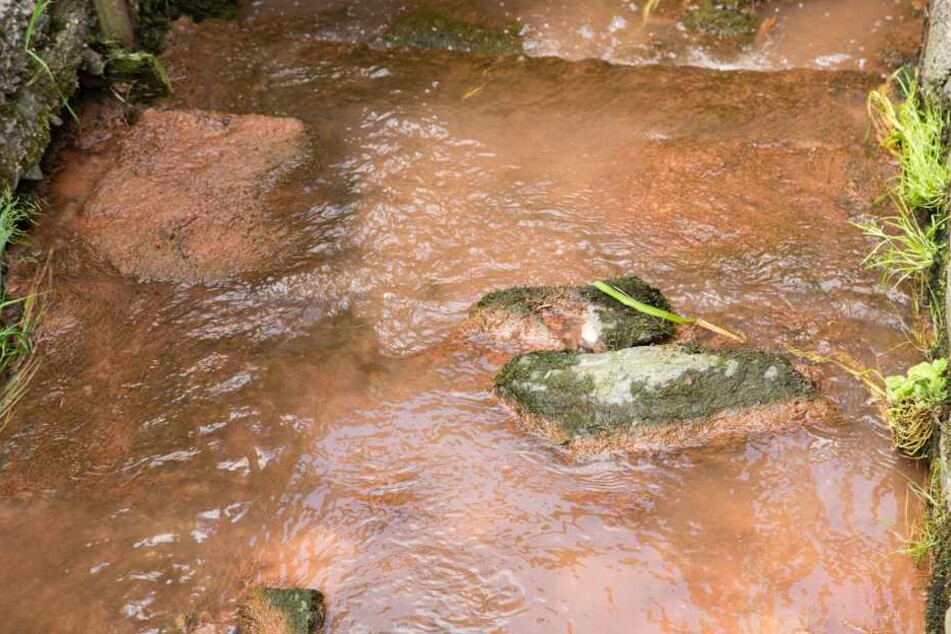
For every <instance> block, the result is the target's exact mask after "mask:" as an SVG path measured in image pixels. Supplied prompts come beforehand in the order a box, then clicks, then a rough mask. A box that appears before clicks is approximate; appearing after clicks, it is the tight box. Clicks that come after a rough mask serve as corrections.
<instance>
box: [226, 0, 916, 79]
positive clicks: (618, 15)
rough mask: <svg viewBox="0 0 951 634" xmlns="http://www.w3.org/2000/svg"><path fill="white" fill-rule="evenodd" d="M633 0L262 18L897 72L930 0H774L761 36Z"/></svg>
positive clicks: (704, 62) (310, 31)
mask: <svg viewBox="0 0 951 634" xmlns="http://www.w3.org/2000/svg"><path fill="white" fill-rule="evenodd" d="M643 4H644V3H642V2H630V1H629V0H593V1H592V0H588V1H586V2H577V1H572V0H357V1H354V0H257V1H254V2H251V3H250V4H249V5H248V6H247V7H246V9H245V14H246V16H245V17H246V18H248V19H249V20H251V21H252V22H268V21H271V20H275V19H276V20H278V21H279V22H280V23H281V24H283V25H284V26H285V27H286V28H289V29H290V30H294V31H297V32H298V33H299V34H301V35H306V37H316V38H319V39H323V40H328V41H336V42H350V43H354V42H360V43H368V44H372V45H379V44H380V43H381V40H382V38H383V36H384V35H385V33H386V31H387V29H388V28H389V27H390V25H391V24H393V22H394V21H395V20H396V19H398V18H399V16H400V15H403V14H405V13H406V12H409V11H412V10H414V9H416V8H418V7H436V8H437V10H439V11H441V12H443V13H445V14H448V15H453V16H458V17H459V18H462V19H466V20H469V21H474V22H478V23H482V24H488V25H505V24H511V23H513V22H515V23H517V25H518V28H519V31H520V33H521V35H522V39H523V42H524V47H525V52H526V53H527V54H529V55H532V56H535V57H544V56H550V55H554V56H558V57H561V58H564V59H571V60H582V59H603V60H605V61H609V62H612V63H616V64H654V63H669V64H690V65H694V66H705V67H712V68H734V69H735V68H746V69H751V70H772V69H782V68H821V69H852V70H870V71H887V70H889V69H890V68H892V67H894V66H897V65H898V64H901V63H903V62H904V61H905V59H906V58H908V57H909V56H911V55H913V54H914V53H915V49H916V46H917V43H918V40H919V39H920V36H921V15H922V6H923V5H922V4H920V3H918V2H915V1H910V0H805V1H800V0H771V1H769V2H763V3H754V4H759V6H758V7H756V8H755V10H754V11H753V22H754V26H755V27H756V28H757V33H756V35H755V37H750V38H747V39H746V40H745V41H742V42H739V43H736V42H734V43H724V42H719V41H716V40H715V39H711V38H708V37H704V36H703V35H702V34H699V33H695V32H691V31H689V30H688V29H687V28H685V27H684V17H685V16H686V14H687V13H688V12H689V10H690V9H691V8H692V7H693V6H695V5H699V4H701V3H699V2H697V3H688V2H680V1H671V0H662V2H661V3H660V4H659V5H658V8H657V9H655V10H654V12H653V14H652V15H651V16H650V18H649V19H648V20H645V19H644V14H643V10H642V7H643Z"/></svg>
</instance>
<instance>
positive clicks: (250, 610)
mask: <svg viewBox="0 0 951 634" xmlns="http://www.w3.org/2000/svg"><path fill="white" fill-rule="evenodd" d="M238 610H239V616H240V627H239V632H241V634H315V633H316V632H319V631H320V630H322V629H323V627H324V618H325V616H326V609H325V607H324V595H323V594H322V593H321V592H319V591H318V590H311V589H307V588H266V587H258V588H254V589H252V590H251V591H250V592H249V593H248V596H247V597H245V599H244V600H243V601H242V603H241V605H240V606H239V608H238Z"/></svg>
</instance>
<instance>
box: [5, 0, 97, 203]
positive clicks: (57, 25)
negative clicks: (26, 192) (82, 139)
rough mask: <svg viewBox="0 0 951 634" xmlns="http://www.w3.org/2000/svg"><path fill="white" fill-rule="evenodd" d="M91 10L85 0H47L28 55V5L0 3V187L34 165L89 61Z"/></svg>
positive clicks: (30, 9) (16, 180)
mask: <svg viewBox="0 0 951 634" xmlns="http://www.w3.org/2000/svg"><path fill="white" fill-rule="evenodd" d="M21 4H24V5H25V6H14V5H21ZM27 9H29V10H27ZM91 9H92V7H91V4H90V3H89V2H88V1H87V0H59V1H58V2H54V3H51V4H50V5H49V6H48V8H47V11H46V13H45V14H44V15H43V16H42V17H41V18H40V19H39V20H37V22H36V28H35V31H34V33H33V36H32V39H31V41H30V42H29V48H30V51H31V53H32V54H27V53H26V44H27V43H26V41H25V34H26V30H27V24H28V23H29V20H30V16H31V15H32V7H31V6H30V3H18V2H13V3H9V2H8V3H0V88H2V90H0V130H2V131H3V133H2V134H0V187H10V186H13V185H15V184H16V183H17V182H18V181H19V179H20V178H21V177H22V176H23V175H24V174H26V173H27V172H28V171H29V170H30V169H31V168H33V166H35V165H36V164H37V162H38V161H39V159H40V156H41V155H42V153H43V151H44V150H45V149H46V146H47V144H48V143H49V140H50V125H52V124H54V123H58V122H59V121H61V117H60V112H61V111H62V110H63V108H64V105H65V103H66V100H67V99H68V98H69V97H70V96H71V95H72V94H73V91H74V90H75V89H76V87H77V85H78V74H79V70H80V68H82V67H83V66H84V65H85V64H86V63H87V61H88V54H89V48H88V42H89V39H90V33H91V31H92V24H93V19H92V11H91Z"/></svg>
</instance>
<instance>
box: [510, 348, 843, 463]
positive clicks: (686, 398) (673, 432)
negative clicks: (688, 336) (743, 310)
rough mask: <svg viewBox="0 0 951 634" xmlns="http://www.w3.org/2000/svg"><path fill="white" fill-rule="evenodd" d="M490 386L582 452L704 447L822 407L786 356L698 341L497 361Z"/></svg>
mask: <svg viewBox="0 0 951 634" xmlns="http://www.w3.org/2000/svg"><path fill="white" fill-rule="evenodd" d="M495 387H496V391H497V392H498V394H499V395H500V396H501V397H502V399H503V400H504V401H505V402H506V403H508V404H509V405H511V406H512V407H513V409H514V410H515V412H516V414H517V415H518V418H519V421H520V423H522V424H523V425H524V426H526V427H528V428H530V429H531V430H533V431H535V432H538V433H540V434H541V435H542V436H543V437H545V438H547V439H548V440H550V441H551V442H553V443H555V444H559V445H566V446H568V447H569V448H570V449H572V450H577V451H578V452H580V453H596V452H598V451H604V450H607V449H612V448H626V449H672V448H681V447H688V446H699V445H705V444H709V443H710V442H713V441H715V440H719V439H722V438H736V437H742V436H746V435H749V434H752V433H757V432H763V431H772V430H776V429H780V428H786V427H790V426H791V425H793V424H794V423H797V422H801V421H802V419H803V417H804V416H807V415H808V414H810V413H819V410H823V409H824V405H823V404H821V403H819V402H818V401H815V400H814V399H813V396H814V393H813V389H812V386H811V384H810V383H809V382H808V381H807V380H806V378H805V377H804V376H803V375H801V374H800V373H799V372H798V371H797V370H796V369H795V368H794V367H793V366H792V364H791V363H790V362H789V361H788V360H787V359H785V358H784V357H782V356H779V355H775V354H769V353H764V352H736V351H731V352H714V351H709V350H705V349H702V348H700V347H697V346H679V345H668V346H651V347H638V348H629V349H626V350H619V351H615V352H606V353H601V354H575V353H565V352H534V353H529V354H525V355H520V356H516V357H514V358H513V359H512V360H511V361H509V362H508V363H507V364H506V365H505V366H503V367H502V369H501V370H500V371H499V373H498V374H497V375H496V377H495Z"/></svg>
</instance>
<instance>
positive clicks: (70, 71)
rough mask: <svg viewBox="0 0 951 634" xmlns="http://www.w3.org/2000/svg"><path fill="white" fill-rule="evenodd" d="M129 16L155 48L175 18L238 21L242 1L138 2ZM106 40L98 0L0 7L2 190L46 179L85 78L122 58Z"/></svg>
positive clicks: (138, 34) (105, 70) (142, 38)
mask: <svg viewBox="0 0 951 634" xmlns="http://www.w3.org/2000/svg"><path fill="white" fill-rule="evenodd" d="M36 7H40V8H36ZM34 11H36V12H37V13H36V14H35V15H34ZM130 11H131V18H132V20H133V24H134V27H135V34H136V38H137V40H138V43H139V46H141V47H144V49H145V50H151V51H157V50H159V49H160V48H161V46H162V44H163V41H164V34H165V31H166V30H167V29H168V24H169V22H170V21H171V20H174V19H176V18H177V17H179V16H182V15H187V16H191V17H194V18H195V19H203V18H207V17H228V16H231V17H233V16H234V14H235V13H236V11H237V3H236V2H235V1H234V0H175V1H172V2H168V1H167V0H154V1H153V0H138V1H137V2H135V3H134V4H133V5H132V6H130ZM28 36H29V41H28V40H27V37H28ZM105 39H106V38H105V36H104V35H103V33H102V31H101V29H100V28H99V22H98V18H97V12H96V3H95V2H94V0H57V1H56V2H51V3H49V4H43V3H39V4H37V3H35V2H33V1H30V2H16V1H6V2H2V3H0V130H3V134H2V136H0V188H13V189H15V188H16V186H17V185H18V183H19V182H20V180H21V179H24V178H26V179H29V180H40V179H42V172H41V171H40V165H39V163H40V159H41V158H42V156H43V152H44V151H45V150H46V148H47V146H48V145H49V143H50V140H51V138H52V135H53V131H54V130H55V128H57V127H59V126H62V125H63V123H64V121H68V120H69V119H70V118H71V117H72V116H73V114H72V113H71V112H70V107H69V105H68V103H69V101H70V99H72V98H73V96H74V94H75V93H76V91H77V89H78V88H79V87H80V84H81V79H82V77H83V76H84V75H86V76H91V77H101V76H103V74H108V73H109V72H110V68H109V66H110V63H114V62H113V60H111V59H110V56H111V55H115V54H116V53H115V49H114V46H113V45H112V44H111V43H107V42H105ZM133 72H136V71H133Z"/></svg>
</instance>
